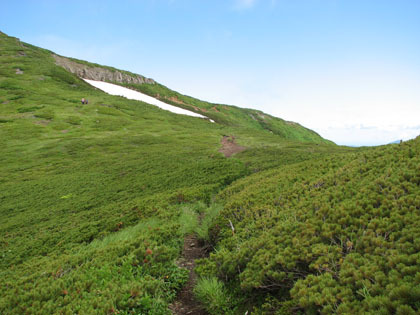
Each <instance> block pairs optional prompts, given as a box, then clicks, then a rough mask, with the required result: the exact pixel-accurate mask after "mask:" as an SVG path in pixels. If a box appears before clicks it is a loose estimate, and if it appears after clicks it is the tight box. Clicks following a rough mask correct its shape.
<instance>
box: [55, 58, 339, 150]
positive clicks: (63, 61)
mask: <svg viewBox="0 0 420 315" xmlns="http://www.w3.org/2000/svg"><path fill="white" fill-rule="evenodd" d="M53 56H54V58H55V60H56V63H57V64H58V65H61V66H63V67H64V68H65V69H66V70H68V71H70V72H71V73H74V74H76V75H77V76H78V77H81V78H85V79H90V80H97V81H104V82H110V83H116V84H120V85H123V86H126V87H130V88H132V89H135V90H138V91H140V92H143V93H145V94H147V95H150V96H153V97H155V98H158V99H160V100H161V101H163V102H165V103H168V104H171V105H174V106H178V107H181V108H184V109H188V110H191V111H194V112H196V113H198V114H205V115H206V116H207V117H209V118H211V119H213V120H214V121H216V122H218V123H221V124H225V125H231V126H236V127H246V128H253V129H258V130H266V131H268V132H271V133H274V134H276V135H279V136H282V137H284V138H285V139H290V140H298V141H303V142H314V143H332V142H331V141H328V140H325V139H323V138H322V137H321V136H319V135H318V134H317V133H316V132H314V131H312V130H310V129H307V128H304V127H302V126H301V125H299V124H298V123H294V122H290V121H285V120H283V119H280V118H277V117H273V116H270V115H267V114H265V113H263V112H261V111H259V110H254V109H245V108H240V107H235V106H229V105H222V104H212V103H208V102H205V101H201V100H198V99H196V98H193V97H190V96H186V95H182V94H180V93H178V92H175V91H173V90H171V89H169V88H167V87H166V86H164V85H162V84H159V83H157V82H155V81H154V80H152V79H148V78H145V77H143V76H141V75H138V74H134V73H131V72H127V71H122V70H118V69H115V68H111V67H105V66H101V65H98V64H92V63H89V62H86V61H82V60H77V59H73V58H66V57H61V56H57V55H53Z"/></svg>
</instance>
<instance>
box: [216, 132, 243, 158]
mask: <svg viewBox="0 0 420 315" xmlns="http://www.w3.org/2000/svg"><path fill="white" fill-rule="evenodd" d="M221 143H222V147H221V148H220V149H219V152H220V153H223V155H224V156H225V157H230V156H232V155H233V154H235V153H239V152H242V151H244V150H245V149H246V148H245V147H243V146H240V145H239V144H237V143H236V142H235V137H234V136H224V137H223V139H222V140H221Z"/></svg>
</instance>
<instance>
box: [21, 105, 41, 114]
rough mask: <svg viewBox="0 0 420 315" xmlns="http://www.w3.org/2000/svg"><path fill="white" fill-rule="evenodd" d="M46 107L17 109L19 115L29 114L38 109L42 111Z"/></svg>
mask: <svg viewBox="0 0 420 315" xmlns="http://www.w3.org/2000/svg"><path fill="white" fill-rule="evenodd" d="M42 108H44V106H30V107H19V108H18V109H17V111H18V113H28V112H34V111H36V110H38V109H42Z"/></svg>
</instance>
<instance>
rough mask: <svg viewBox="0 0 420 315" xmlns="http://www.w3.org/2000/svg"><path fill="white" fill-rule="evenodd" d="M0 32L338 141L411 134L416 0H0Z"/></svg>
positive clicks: (419, 124)
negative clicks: (252, 110)
mask: <svg viewBox="0 0 420 315" xmlns="http://www.w3.org/2000/svg"><path fill="white" fill-rule="evenodd" d="M0 8H1V10H0V30H1V31H3V32H5V33H6V34H8V35H11V36H15V37H19V38H20V39H22V40H23V41H26V42H29V43H31V44H34V45H38V46H41V47H44V48H48V49H51V50H53V51H55V52H57V53H59V54H62V55H65V56H71V57H76V58H80V59H85V60H88V61H92V62H96V63H100V64H106V65H110V66H114V67H117V68H122V69H125V70H130V71H133V72H136V73H139V74H142V75H145V76H148V77H151V78H153V79H155V80H157V81H158V82H160V83H162V84H164V85H166V86H168V87H170V88H172V89H174V90H177V91H179V92H181V93H184V94H188V95H191V96H194V97H198V98H200V99H204V100H207V101H212V102H216V103H224V104H233V105H238V106H241V107H250V108H256V109H260V110H263V111H265V112H267V113H270V114H272V115H275V116H278V117H281V118H284V119H287V120H292V121H296V122H299V123H300V124H302V125H304V126H306V127H308V128H311V129H313V130H315V131H317V132H318V133H320V134H321V135H322V136H323V137H325V138H328V139H331V140H333V141H334V142H336V143H338V144H345V145H377V144H386V143H389V142H392V141H395V140H398V139H409V138H413V137H415V136H417V135H419V134H420V1H418V0H412V1H409V0H394V1H389V0H363V1H359V0H346V1H344V0H289V1H285V0H225V1H218V0H213V1H206V0H201V1H200V0H137V1H135V0H120V1H107V0H101V1H96V0H95V1H88V0H84V1H79V0H72V1H58V0H55V1H53V0H36V1H35V0H32V1H29V0H19V1H12V0H10V1H7V0H0Z"/></svg>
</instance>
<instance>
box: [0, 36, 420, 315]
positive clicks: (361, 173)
mask: <svg viewBox="0 0 420 315" xmlns="http://www.w3.org/2000/svg"><path fill="white" fill-rule="evenodd" d="M85 64H87V65H91V64H90V63H87V62H85ZM135 88H138V89H140V90H142V91H143V92H145V93H148V94H151V95H155V96H157V94H159V97H160V98H161V99H165V100H166V101H168V102H169V103H170V102H173V103H175V105H176V104H178V106H182V107H185V108H188V109H191V108H190V106H191V105H193V106H196V107H197V109H194V108H193V109H194V110H195V111H197V112H202V111H203V110H207V112H205V114H206V115H208V116H209V117H211V118H213V119H214V120H216V121H217V122H218V123H216V124H212V123H210V122H208V121H206V120H203V119H199V118H193V117H187V116H182V115H175V114H172V113H170V112H166V111H163V110H160V109H158V108H156V107H154V106H152V105H148V104H145V103H142V102H137V101H131V100H127V99H125V98H122V97H116V96H110V95H107V94H105V93H103V92H101V91H99V90H97V89H95V88H93V87H91V86H90V85H88V84H86V83H85V82H84V81H83V80H80V79H79V78H77V77H76V76H75V75H73V74H71V73H69V72H67V71H66V70H65V69H63V68H61V67H59V66H57V65H56V64H55V61H54V58H53V57H52V53H51V52H50V51H47V50H44V49H40V48H37V47H34V46H31V45H29V44H25V43H21V42H20V41H19V40H17V39H15V38H13V37H8V36H6V35H4V34H2V33H0V148H1V149H0V174H1V175H0V218H1V220H0V279H2V280H1V281H0V313H1V314H25V313H28V314H54V313H61V314H67V313H68V314H74V313H80V314H97V313H101V314H105V313H109V314H113V313H119V314H139V313H140V314H169V313H170V311H169V309H168V305H169V303H171V301H173V299H174V297H175V295H176V292H177V291H178V290H179V289H180V288H181V287H182V285H183V284H184V283H185V281H186V278H187V272H186V271H185V270H183V269H181V268H179V267H177V265H176V264H175V261H176V259H177V258H178V257H179V255H180V253H181V248H182V243H183V238H184V236H185V234H186V233H189V232H191V231H192V230H196V231H197V233H198V234H199V235H202V236H203V239H204V240H206V241H207V242H208V245H209V246H214V247H215V248H216V249H217V250H216V251H215V252H214V253H213V254H212V255H211V256H210V258H209V259H208V260H205V261H203V262H201V264H200V267H199V271H200V273H201V275H202V276H203V277H210V279H213V280H216V278H217V280H216V281H213V280H212V281H213V282H211V281H210V282H209V283H215V284H216V287H218V288H223V292H222V295H220V296H221V298H220V300H221V301H223V305H222V306H220V305H219V306H217V305H216V306H215V307H214V308H213V310H214V311H216V312H218V311H220V310H222V312H223V313H229V312H230V313H238V314H239V313H241V312H242V311H243V312H245V311H246V310H252V309H254V310H255V312H260V313H276V312H277V313H279V314H280V313H283V312H284V313H287V312H295V313H296V312H317V311H322V312H324V313H328V312H330V311H331V309H332V310H340V311H342V312H343V313H346V312H347V313H348V312H352V313H358V312H363V311H365V310H366V311H371V312H374V311H376V309H378V308H381V307H385V309H383V308H382V309H380V310H379V311H382V313H386V312H387V311H389V312H391V313H392V312H406V313H409V312H413V311H414V312H415V311H418V307H419V306H418V305H417V304H416V303H415V302H413V301H414V300H416V299H417V291H416V289H415V288H414V289H413V287H415V286H416V285H418V284H419V282H418V281H419V280H418V278H419V277H418V274H419V270H418V267H417V266H418V265H419V264H418V256H416V255H417V254H416V253H418V248H417V247H418V246H417V245H418V236H417V234H416V233H417V232H418V226H417V225H416V224H417V223H416V222H417V221H418V220H417V218H416V215H417V214H418V211H419V200H418V195H420V193H419V182H418V178H419V168H418V165H419V163H418V156H419V141H418V139H417V140H416V141H411V142H409V143H404V144H402V145H391V146H386V147H383V148H365V149H352V148H345V147H339V146H336V145H334V144H331V143H330V142H329V141H326V140H323V139H322V138H320V137H319V136H318V135H316V134H315V133H313V132H311V131H308V130H306V129H304V128H302V127H300V126H298V125H293V124H290V123H289V124H288V123H286V122H283V121H282V120H280V119H276V118H273V117H268V116H267V115H265V114H263V113H261V112H257V111H253V110H246V109H240V108H237V107H231V106H225V105H214V104H210V103H206V102H202V101H199V100H196V99H193V98H190V97H187V96H183V95H180V94H178V93H176V92H173V91H170V90H168V89H167V88H165V87H163V86H161V85H158V84H154V85H148V84H143V85H140V86H136V87H135ZM82 97H84V98H88V99H89V105H81V104H80V99H81V98H82ZM180 102H183V103H184V104H180ZM214 106H216V109H212V108H213V107H214ZM218 108H219V109H218ZM258 117H259V118H258ZM270 131H271V132H270ZM224 135H234V136H235V138H236V141H237V142H238V143H239V144H240V145H243V146H245V147H246V148H247V150H245V151H243V152H241V153H238V154H236V155H234V157H233V158H229V159H226V158H225V157H223V155H222V154H221V153H219V152H218V149H219V148H220V140H221V139H222V137H223V136H224ZM377 180H380V182H378V181H377ZM378 189H379V190H378ZM215 202H216V204H215ZM219 205H224V206H223V207H222V208H223V209H221V206H219ZM216 210H217V211H216ZM198 213H204V214H206V215H207V216H206V217H205V218H204V220H203V222H205V226H207V227H208V226H211V229H210V230H209V231H207V230H206V228H205V227H203V226H201V227H200V228H196V225H197V222H195V223H194V220H197V216H198ZM229 220H231V222H232V224H233V225H234V227H235V229H236V230H235V235H234V236H232V232H231V228H230V224H229ZM401 222H402V223H401ZM193 227H194V228H193ZM208 232H209V233H208ZM299 233H300V234H299ZM358 238H361V240H359V239H358ZM340 242H341V243H340ZM348 242H350V243H348ZM343 244H344V245H343ZM372 244H373V245H372ZM378 248H379V249H378ZM381 257H382V258H381ZM384 257H390V258H386V259H385V258H384ZM340 259H342V260H340ZM381 259H382V260H381ZM387 259H388V260H387ZM416 259H417V260H416ZM415 262H417V265H416V263H415ZM370 274H374V275H375V277H374V278H371V277H369V276H368V275H370ZM214 277H216V278H214ZM384 277H385V279H384ZM372 279H373V280H372ZM380 286H384V287H385V290H386V292H385V291H384V290H382V291H381V289H380V288H379V287H380ZM197 292H198V291H197ZM199 292H203V291H199ZM319 292H321V294H320V293H319ZM337 292H338V293H337ZM324 295H325V296H326V297H325V298H322V296H324ZM200 296H205V293H203V294H201V295H200ZM378 305H379V306H378ZM383 305H385V306H383ZM375 307H376V308H375Z"/></svg>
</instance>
